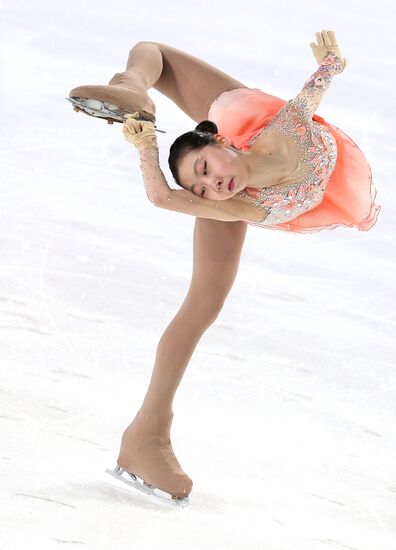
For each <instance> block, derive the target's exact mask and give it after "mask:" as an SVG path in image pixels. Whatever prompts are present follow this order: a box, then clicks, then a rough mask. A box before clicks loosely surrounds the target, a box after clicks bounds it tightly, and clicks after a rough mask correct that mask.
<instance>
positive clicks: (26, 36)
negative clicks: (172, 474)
mask: <svg viewBox="0 0 396 550" xmlns="http://www.w3.org/2000/svg"><path fill="white" fill-rule="evenodd" d="M392 13H394V5H393V2H391V1H390V0H389V1H387V2H386V1H377V2H375V3H369V4H365V3H364V2H356V1H353V2H352V1H351V2H344V1H343V2H341V1H340V0H336V1H333V2H331V3H327V2H326V3H325V2H321V3H318V2H313V1H308V0H305V1H301V2H293V1H291V0H288V1H285V2H275V3H271V5H270V3H268V2H261V1H258V0H253V1H250V2H249V3H247V4H246V3H243V2H228V1H225V0H221V1H218V2H209V1H207V0H202V1H200V2H193V3H191V4H190V3H186V2H184V1H180V0H177V1H171V2H170V3H167V4H165V3H163V2H159V1H153V0H147V1H146V2H144V3H141V2H139V3H138V2H122V1H121V0H113V1H112V2H111V3H107V2H103V1H95V2H94V1H93V0H87V1H85V2H78V3H77V2H72V3H71V2H69V3H64V2H50V1H45V0H37V1H35V2H31V3H30V2H28V1H27V0H19V1H18V2H15V1H12V0H8V1H2V2H1V3H0V33H1V42H0V46H1V47H0V60H1V61H0V83H1V86H0V95H1V102H0V105H1V123H0V159H1V183H0V186H1V187H0V192H1V216H0V235H1V264H0V327H1V342H0V361H1V369H0V434H1V435H0V445H1V454H0V459H1V462H0V464H1V466H2V471H1V489H0V491H1V502H0V506H1V512H0V549H1V550H19V549H22V548H23V549H26V548H40V550H47V549H55V548H87V549H88V548H89V549H95V550H99V549H106V550H107V549H112V550H124V549H135V548H136V549H139V550H145V549H147V550H152V549H155V550H170V549H172V550H179V549H184V548H188V549H189V550H195V549H197V550H212V549H221V550H223V549H224V550H234V549H235V550H241V549H243V550H253V549H254V550H256V549H260V550H317V549H318V550H319V549H322V548H323V549H326V550H327V549H330V548H331V549H333V548H334V550H338V549H344V550H345V549H347V550H374V549H375V550H394V549H395V548H396V467H395V464H396V453H395V451H396V442H395V420H396V405H395V403H396V400H395V388H396V375H395V351H396V350H395V334H396V331H395V324H396V317H395V299H396V290H395V280H396V273H395V241H394V240H393V239H394V234H395V231H394V223H395V219H396V205H395V199H394V197H395V191H394V187H395V181H396V170H395V164H394V159H395V140H394V128H395V110H396V109H395V92H394V90H395V83H396V82H395V76H394V68H395V65H394V51H395V33H394V24H393V23H394V18H393V17H392ZM322 28H327V29H334V30H335V31H336V32H337V37H338V39H339V42H340V46H341V48H342V51H343V53H344V55H345V56H346V57H347V58H348V60H349V65H348V68H347V70H346V71H345V73H343V75H342V76H340V77H338V78H336V79H334V81H333V83H332V85H331V88H330V89H329V91H328V92H327V94H326V97H325V99H324V101H323V102H322V104H321V107H320V109H319V110H318V114H319V115H322V116H324V117H325V118H326V120H328V121H330V122H331V123H333V124H335V125H336V126H338V127H340V128H341V129H343V130H344V131H345V132H346V133H347V134H348V135H350V136H351V137H352V138H353V139H354V141H355V142H356V143H358V144H359V146H360V147H361V149H362V151H363V152H364V153H365V154H366V156H367V158H368V159H369V161H370V163H371V166H372V172H373V180H374V183H375V186H376V188H377V192H378V194H377V201H376V202H377V203H378V204H380V205H381V206H382V211H381V213H380V217H379V220H378V222H377V224H376V226H375V227H374V228H373V229H372V230H371V231H369V232H367V233H365V232H359V231H357V230H356V229H348V228H345V229H341V228H338V229H335V230H333V231H322V232H319V233H316V234H303V235H297V234H286V233H284V232H276V231H272V230H265V229H260V228H257V227H249V229H248V234H247V237H246V242H245V247H244V250H243V255H242V260H241V266H240V269H239V273H238V277H237V280H236V282H235V284H234V287H233V289H232V291H231V293H230V295H229V297H228V300H227V302H226V304H225V306H224V308H223V310H222V312H221V314H220V315H219V317H218V319H217V321H216V322H215V324H214V325H213V326H212V327H211V328H210V329H209V330H208V331H207V332H206V333H205V335H204V337H203V338H202V340H201V341H200V343H199V345H198V347H197V349H196V352H195V354H194V356H193V358H192V360H191V363H190V365H189V368H188V370H187V372H186V375H185V377H184V379H183V381H182V384H181V386H180V388H179V391H178V394H177V397H176V401H175V405H174V411H175V419H174V423H173V428H172V441H173V445H174V448H175V451H176V453H177V456H178V458H179V460H180V462H181V464H182V466H183V468H184V469H185V470H186V472H188V474H189V475H190V476H191V477H192V479H193V481H194V489H193V492H192V493H191V496H190V500H191V503H192V505H191V507H190V508H189V509H185V510H182V511H176V510H173V509H163V508H162V507H161V506H159V505H157V504H155V503H152V502H148V501H147V500H145V497H144V495H141V494H139V493H136V492H131V491H128V488H126V489H124V488H123V487H122V486H119V487H115V486H113V485H111V484H109V483H108V481H107V480H106V479H105V478H109V477H110V476H107V475H106V474H105V473H104V470H105V469H106V468H109V467H114V465H115V460H116V458H117V454H118V449H119V443H120V437H121V434H122V431H123V430H124V428H125V426H126V425H127V424H128V423H129V422H130V420H131V419H132V418H133V416H134V415H135V413H136V410H137V408H138V407H139V406H140V404H141V401H142V399H143V396H144V393H145V391H146V388H147V384H148V381H149V378H150V375H151V369H152V366H153V363H154V358H155V351H156V346H157V343H158V340H159V338H160V336H161V335H162V333H163V331H164V330H165V328H166V326H167V325H168V323H169V322H170V321H171V320H172V318H173V316H174V315H175V313H176V312H177V310H178V308H179V306H180V304H181V303H182V301H183V300H184V297H185V294H186V291H187V289H188V286H189V282H190V276H191V268H192V231H193V227H194V221H195V219H194V217H192V216H187V215H181V214H177V213H174V212H171V211H166V210H161V209H159V208H154V207H153V206H152V205H151V204H150V203H149V201H148V200H147V197H146V193H145V190H144V187H143V182H142V178H141V175H140V171H139V160H138V157H137V154H136V152H135V151H134V150H133V149H132V148H131V146H129V145H128V144H127V143H126V142H125V140H124V138H123V136H122V132H121V126H120V125H119V124H114V125H113V126H109V125H107V124H106V123H105V122H103V121H100V120H96V119H93V118H90V117H88V116H85V115H83V114H81V113H79V114H76V113H75V112H74V111H73V109H72V108H71V106H70V104H69V103H68V102H67V101H66V100H65V97H67V95H68V92H69V90H70V89H71V88H73V87H75V86H78V85H82V84H93V83H106V82H107V81H108V80H109V79H110V78H111V76H112V75H113V74H114V73H115V72H117V71H120V70H123V68H124V65H125V61H126V57H127V54H128V51H129V49H130V48H131V47H132V46H133V45H134V44H135V43H136V42H138V41H140V40H154V41H158V42H164V43H169V44H171V45H173V46H175V47H178V48H180V49H184V50H186V51H188V52H190V53H192V54H193V55H197V56H198V57H202V58H204V59H205V60H207V61H208V62H210V63H212V64H214V65H216V66H218V67H219V68H221V69H222V70H224V71H225V72H227V73H229V74H231V75H233V76H235V77H236V78H238V79H239V80H241V81H242V82H244V83H245V84H246V85H247V86H250V87H257V88H261V89H263V90H265V91H268V92H269V93H272V94H274V95H279V96H280V97H283V98H285V99H289V98H291V97H293V96H294V95H295V94H296V93H297V92H298V91H299V90H300V89H301V87H302V85H303V84H304V82H305V80H306V78H307V77H308V76H309V74H311V71H312V69H313V68H314V67H315V61H314V58H313V56H312V52H311V50H310V48H309V43H310V42H312V41H313V40H314V37H315V32H316V31H317V30H321V29H322ZM151 97H152V98H153V99H154V101H155V102H156V105H157V125H158V127H159V128H162V129H165V130H166V131H167V133H166V134H159V135H158V139H159V143H160V155H161V163H162V169H163V171H164V173H165V175H166V176H167V177H168V181H169V183H170V184H171V185H172V183H171V182H172V178H171V174H170V171H169V169H168V165H167V156H168V151H169V146H170V145H171V143H172V142H173V140H174V139H175V138H176V137H177V136H178V135H180V134H181V133H183V132H185V131H188V130H190V129H192V128H193V125H194V123H193V121H192V120H191V119H189V118H188V117H187V115H185V114H184V113H183V112H182V111H180V110H179V109H178V108H177V107H176V106H175V105H174V104H173V103H172V102H171V101H170V100H169V99H168V98H166V97H165V96H163V95H161V94H160V93H159V92H157V91H156V90H151ZM392 128H393V130H392ZM119 485H121V484H119ZM181 514H182V515H181Z"/></svg>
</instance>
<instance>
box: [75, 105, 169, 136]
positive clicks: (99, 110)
mask: <svg viewBox="0 0 396 550" xmlns="http://www.w3.org/2000/svg"><path fill="white" fill-rule="evenodd" d="M66 99H67V100H68V101H70V103H71V104H72V105H73V107H74V110H75V111H76V112H79V111H81V112H83V113H85V114H87V115H90V116H94V117H98V118H104V119H105V120H107V122H108V124H113V122H125V115H127V114H129V112H128V111H126V110H125V109H122V108H120V107H118V106H117V105H111V104H109V103H106V102H104V101H100V100H98V99H81V98H79V97H67V98H66ZM138 120H147V121H149V118H148V117H147V118H146V117H145V116H144V114H142V115H141V117H140V118H139V119H138ZM154 128H155V130H156V132H161V133H163V134H166V132H165V130H159V129H158V128H157V127H156V126H155V124H154Z"/></svg>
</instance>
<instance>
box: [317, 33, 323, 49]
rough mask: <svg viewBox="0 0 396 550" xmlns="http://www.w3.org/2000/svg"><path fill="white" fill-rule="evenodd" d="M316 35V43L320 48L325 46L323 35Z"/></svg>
mask: <svg viewBox="0 0 396 550" xmlns="http://www.w3.org/2000/svg"><path fill="white" fill-rule="evenodd" d="M315 34H316V41H317V43H318V46H324V42H323V36H322V33H320V32H317V33H315Z"/></svg>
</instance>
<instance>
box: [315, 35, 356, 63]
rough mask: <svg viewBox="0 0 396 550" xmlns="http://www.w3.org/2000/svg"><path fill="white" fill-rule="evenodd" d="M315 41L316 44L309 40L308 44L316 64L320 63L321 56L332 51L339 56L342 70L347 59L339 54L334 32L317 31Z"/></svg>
mask: <svg viewBox="0 0 396 550" xmlns="http://www.w3.org/2000/svg"><path fill="white" fill-rule="evenodd" d="M316 41H317V44H315V42H311V43H310V46H311V48H312V51H313V54H314V56H315V58H316V61H317V62H318V64H319V65H320V64H321V63H322V60H323V58H324V57H326V55H327V54H328V52H332V53H333V54H334V55H336V56H337V57H339V58H340V60H341V63H342V67H343V69H342V70H344V69H345V67H346V66H347V64H348V60H347V59H346V58H345V57H342V55H341V52H340V48H339V46H338V44H337V38H336V35H335V32H334V31H325V30H323V31H322V32H317V33H316Z"/></svg>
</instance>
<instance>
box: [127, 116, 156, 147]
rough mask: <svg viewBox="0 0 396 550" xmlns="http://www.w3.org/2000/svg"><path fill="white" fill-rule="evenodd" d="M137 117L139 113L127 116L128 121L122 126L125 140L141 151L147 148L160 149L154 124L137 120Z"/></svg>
mask: <svg viewBox="0 0 396 550" xmlns="http://www.w3.org/2000/svg"><path fill="white" fill-rule="evenodd" d="M137 116H139V113H138V112H136V113H133V115H131V114H128V115H126V116H125V118H126V121H125V122H124V123H123V125H122V131H123V133H124V136H125V139H126V140H127V141H129V143H132V144H133V145H134V146H135V147H136V149H138V150H139V151H142V150H143V149H145V148H146V147H157V148H158V144H157V137H156V135H155V128H154V124H153V123H152V122H149V121H146V120H136V117H137Z"/></svg>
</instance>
